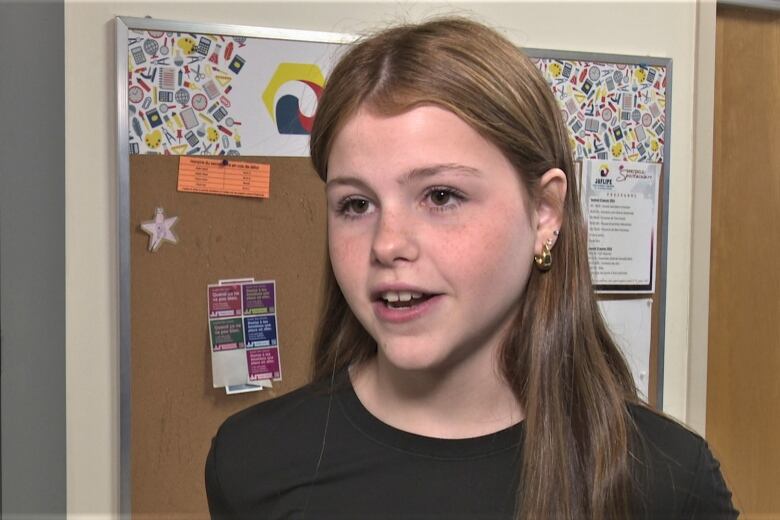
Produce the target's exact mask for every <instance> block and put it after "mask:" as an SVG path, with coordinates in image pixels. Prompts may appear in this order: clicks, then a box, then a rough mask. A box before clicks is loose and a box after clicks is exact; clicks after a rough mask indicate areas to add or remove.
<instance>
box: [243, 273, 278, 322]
mask: <svg viewBox="0 0 780 520" xmlns="http://www.w3.org/2000/svg"><path fill="white" fill-rule="evenodd" d="M242 293H243V298H244V315H245V316H247V315H253V314H273V313H275V312H276V282H273V281H268V282H256V283H247V284H244V285H243V286H242Z"/></svg>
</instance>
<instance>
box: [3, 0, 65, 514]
mask: <svg viewBox="0 0 780 520" xmlns="http://www.w3.org/2000/svg"><path fill="white" fill-rule="evenodd" d="M64 69H65V67H64V4H63V1H62V0H60V1H47V2H41V1H33V2H24V3H22V2H17V1H11V2H9V1H8V0H0V353H1V359H0V426H1V429H2V431H1V433H2V437H0V448H1V452H2V459H1V462H2V498H1V500H2V502H1V504H0V508H1V510H2V517H3V519H12V518H29V519H32V518H53V517H54V518H61V517H64V515H65V511H66V466H65V453H66V443H65V108H64V99H65V97H64V78H65V76H64V73H65V70H64Z"/></svg>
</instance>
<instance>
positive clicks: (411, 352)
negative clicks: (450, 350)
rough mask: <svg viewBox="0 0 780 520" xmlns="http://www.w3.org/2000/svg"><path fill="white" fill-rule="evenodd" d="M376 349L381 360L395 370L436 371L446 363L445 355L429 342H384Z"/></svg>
mask: <svg viewBox="0 0 780 520" xmlns="http://www.w3.org/2000/svg"><path fill="white" fill-rule="evenodd" d="M378 350H379V352H378V355H379V356H381V358H382V360H383V362H385V363H387V364H388V365H389V366H392V367H394V368H395V369H396V370H403V371H410V372H420V371H423V372H424V371H438V370H441V369H442V368H443V367H444V366H446V365H447V356H446V355H444V353H442V352H441V351H440V349H438V348H436V346H434V345H432V344H431V343H429V342H425V343H422V344H421V343H417V342H391V343H386V342H385V343H382V344H381V346H379V347H378Z"/></svg>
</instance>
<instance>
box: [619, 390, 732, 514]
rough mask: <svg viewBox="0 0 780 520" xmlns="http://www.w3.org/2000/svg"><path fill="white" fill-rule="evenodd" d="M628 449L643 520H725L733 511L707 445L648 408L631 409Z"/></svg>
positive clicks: (716, 464)
mask: <svg viewBox="0 0 780 520" xmlns="http://www.w3.org/2000/svg"><path fill="white" fill-rule="evenodd" d="M630 413H631V416H632V418H633V419H634V423H635V425H636V430H637V442H635V443H634V446H633V448H632V453H631V456H632V457H631V458H632V460H633V461H634V468H633V469H634V475H635V477H636V479H637V482H638V483H639V486H638V493H639V495H640V496H639V498H640V502H641V503H643V504H644V506H645V507H644V509H645V512H646V515H645V516H646V517H648V518H652V519H655V518H681V519H683V518H685V519H687V518H708V519H710V518H712V519H731V518H736V517H737V511H736V510H735V509H734V508H733V506H732V503H731V492H730V491H729V490H728V487H727V486H726V484H725V482H724V480H723V476H722V474H721V471H720V464H719V463H718V461H717V460H716V459H715V457H714V456H713V454H712V451H711V450H710V448H709V446H708V444H707V442H706V441H705V440H704V439H703V438H702V437H701V436H700V435H699V434H697V433H695V432H693V431H692V430H689V429H688V428H687V427H685V426H683V425H682V424H680V423H678V422H676V421H675V420H674V419H671V418H669V417H667V416H665V415H663V414H660V413H657V412H655V411H653V410H650V409H649V408H646V407H643V406H639V405H631V406H630Z"/></svg>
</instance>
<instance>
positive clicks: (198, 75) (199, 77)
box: [195, 64, 206, 81]
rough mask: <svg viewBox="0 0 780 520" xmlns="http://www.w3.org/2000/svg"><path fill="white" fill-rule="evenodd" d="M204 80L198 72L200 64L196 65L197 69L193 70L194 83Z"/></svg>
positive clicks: (204, 76)
mask: <svg viewBox="0 0 780 520" xmlns="http://www.w3.org/2000/svg"><path fill="white" fill-rule="evenodd" d="M204 79H206V75H205V74H204V73H202V72H201V71H200V64H198V68H197V69H195V81H203V80H204Z"/></svg>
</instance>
